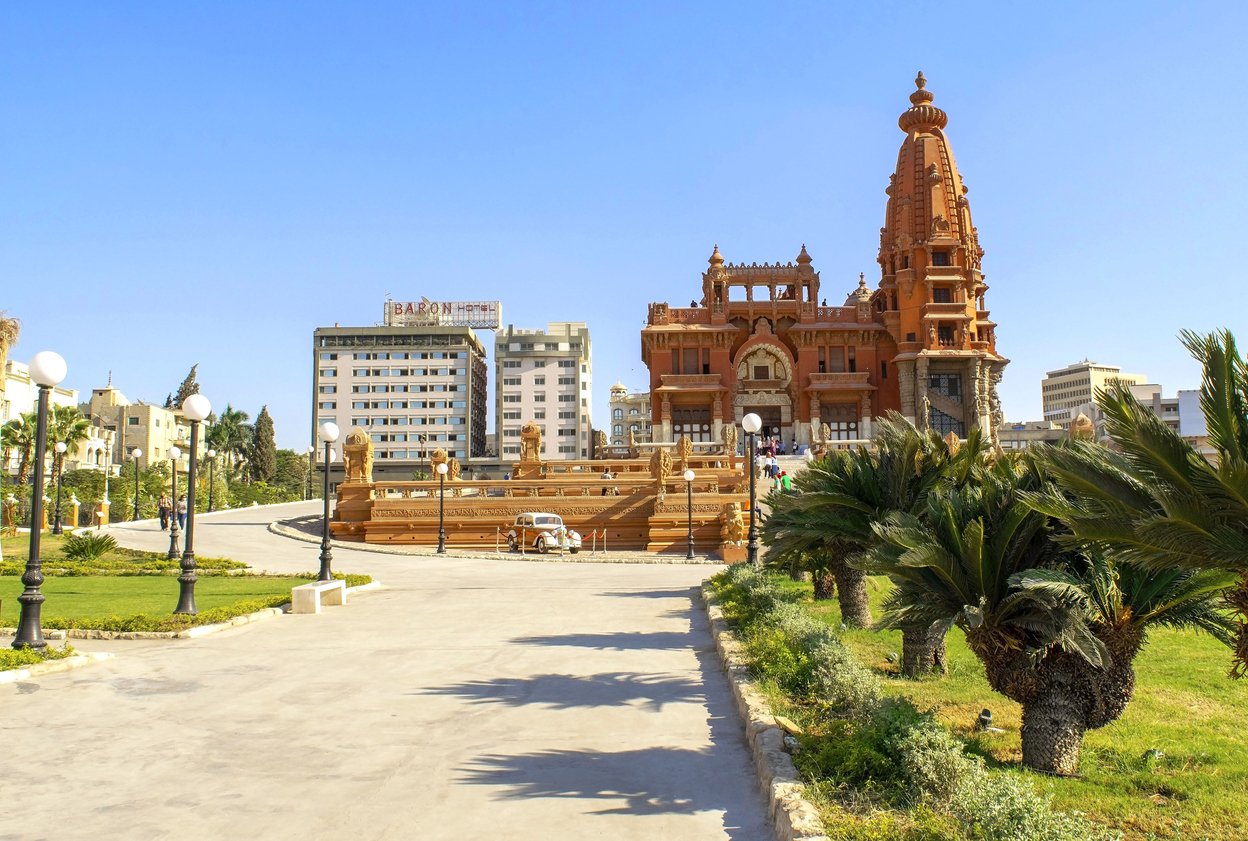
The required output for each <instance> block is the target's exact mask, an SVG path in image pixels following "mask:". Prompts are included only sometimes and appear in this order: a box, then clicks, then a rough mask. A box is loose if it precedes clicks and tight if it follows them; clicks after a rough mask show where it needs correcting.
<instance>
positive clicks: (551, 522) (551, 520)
mask: <svg viewBox="0 0 1248 841" xmlns="http://www.w3.org/2000/svg"><path fill="white" fill-rule="evenodd" d="M533 519H534V520H536V521H537V524H538V525H539V526H562V525H563V521H562V520H561V519H559V518H558V517H534V518H533Z"/></svg>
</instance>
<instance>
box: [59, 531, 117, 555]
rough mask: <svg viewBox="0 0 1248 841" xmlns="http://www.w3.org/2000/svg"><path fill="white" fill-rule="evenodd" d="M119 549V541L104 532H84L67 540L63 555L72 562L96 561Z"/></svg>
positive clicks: (62, 550)
mask: <svg viewBox="0 0 1248 841" xmlns="http://www.w3.org/2000/svg"><path fill="white" fill-rule="evenodd" d="M116 548H117V541H116V540H114V539H113V536H112V535H111V534H106V533H104V532H90V531H89V532H83V533H82V534H71V535H70V536H69V537H67V538H65V543H64V545H63V546H62V547H61V553H62V554H63V555H64V556H65V557H66V558H68V559H69V560H71V561H77V562H78V563H82V562H83V561H94V560H95V559H96V558H99V557H101V556H103V555H105V554H106V553H108V552H111V551H113V550H114V549H116Z"/></svg>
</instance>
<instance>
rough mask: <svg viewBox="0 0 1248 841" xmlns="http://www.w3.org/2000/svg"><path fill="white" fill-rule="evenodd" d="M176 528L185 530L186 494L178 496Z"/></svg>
mask: <svg viewBox="0 0 1248 841" xmlns="http://www.w3.org/2000/svg"><path fill="white" fill-rule="evenodd" d="M178 528H180V529H182V530H183V531H185V530H186V494H182V496H180V497H178Z"/></svg>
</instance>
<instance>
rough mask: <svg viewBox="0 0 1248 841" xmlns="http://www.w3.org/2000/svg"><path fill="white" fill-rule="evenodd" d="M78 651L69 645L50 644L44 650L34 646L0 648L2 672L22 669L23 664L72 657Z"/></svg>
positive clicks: (27, 664)
mask: <svg viewBox="0 0 1248 841" xmlns="http://www.w3.org/2000/svg"><path fill="white" fill-rule="evenodd" d="M77 653H78V652H77V651H75V650H74V649H73V648H72V647H71V646H68V645H67V646H65V647H64V648H52V647H51V646H49V647H47V648H44V649H42V650H39V649H34V648H5V649H0V672H7V671H9V670H10V669H20V668H22V667H23V666H34V665H36V664H38V663H44V662H47V661H48V660H64V659H65V658H66V657H72V656H73V655H75V654H77Z"/></svg>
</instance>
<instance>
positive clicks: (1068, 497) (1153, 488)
mask: <svg viewBox="0 0 1248 841" xmlns="http://www.w3.org/2000/svg"><path fill="white" fill-rule="evenodd" d="M1183 341H1184V344H1186V345H1187V348H1188V350H1189V351H1191V353H1192V355H1193V356H1195V357H1196V358H1197V359H1199V360H1200V361H1201V362H1202V363H1203V366H1204V380H1203V383H1202V386H1201V409H1202V410H1203V413H1204V415H1205V420H1206V427H1207V430H1208V436H1209V443H1210V444H1211V445H1212V446H1213V447H1214V449H1215V450H1216V451H1217V455H1218V464H1217V466H1216V467H1215V466H1214V465H1211V464H1210V463H1209V462H1208V461H1207V460H1206V459H1205V458H1203V457H1202V456H1201V455H1200V454H1199V453H1197V452H1196V451H1195V450H1194V449H1193V448H1192V447H1191V446H1190V445H1189V444H1188V443H1187V442H1186V441H1184V440H1183V439H1182V438H1180V437H1179V435H1178V434H1177V433H1176V432H1174V431H1173V430H1171V429H1170V428H1169V427H1168V426H1166V424H1165V423H1164V422H1163V421H1162V420H1161V419H1160V418H1158V417H1157V416H1156V415H1155V414H1153V413H1152V412H1151V411H1149V410H1148V409H1146V408H1145V407H1143V406H1141V405H1140V404H1139V402H1138V401H1137V400H1135V398H1134V397H1133V396H1132V395H1131V393H1130V392H1129V391H1128V390H1127V389H1126V388H1124V387H1117V388H1115V389H1112V390H1109V391H1106V392H1103V393H1101V394H1100V395H1098V403H1099V404H1100V407H1101V409H1102V411H1103V412H1104V413H1105V425H1106V431H1107V432H1108V434H1109V437H1110V439H1111V440H1112V441H1113V442H1114V444H1115V445H1116V447H1117V448H1118V449H1119V450H1121V453H1120V454H1108V455H1107V454H1105V453H1104V452H1103V450H1101V449H1100V448H1097V447H1094V446H1092V445H1081V446H1077V447H1071V448H1069V449H1066V450H1055V451H1052V452H1050V453H1048V454H1047V455H1046V456H1045V465H1046V468H1047V469H1048V470H1049V472H1051V473H1052V474H1053V475H1054V476H1055V477H1056V478H1057V480H1058V482H1059V483H1060V484H1061V486H1062V488H1063V489H1064V490H1065V492H1066V494H1065V495H1060V496H1059V495H1057V494H1050V495H1047V496H1046V497H1045V498H1044V500H1043V501H1041V502H1040V503H1039V504H1041V506H1042V507H1044V508H1045V510H1046V511H1048V512H1049V513H1051V514H1054V515H1056V516H1058V517H1060V518H1061V519H1062V520H1064V521H1065V522H1066V523H1068V524H1069V526H1070V528H1071V529H1072V530H1073V532H1074V535H1075V537H1076V538H1077V539H1078V540H1080V541H1082V542H1084V543H1086V544H1088V545H1090V546H1094V547H1096V548H1097V549H1098V550H1099V551H1102V552H1105V553H1108V554H1113V555H1116V556H1118V557H1120V558H1123V559H1125V560H1128V561H1130V562H1131V563H1134V564H1138V565H1139V566H1141V567H1144V568H1146V569H1150V570H1155V571H1167V570H1179V571H1191V570H1224V571H1228V572H1231V573H1234V574H1235V575H1236V576H1238V577H1239V582H1238V584H1237V585H1235V586H1234V587H1232V588H1228V591H1227V593H1226V599H1227V601H1228V602H1229V603H1230V605H1231V606H1232V608H1233V609H1234V610H1235V611H1236V612H1237V613H1238V614H1239V626H1238V631H1237V636H1236V641H1235V652H1234V657H1233V663H1232V668H1231V674H1232V675H1233V676H1235V677H1242V676H1243V675H1244V674H1245V672H1246V671H1248V624H1246V623H1248V365H1246V364H1245V360H1244V359H1243V357H1241V356H1240V354H1239V352H1238V350H1237V349H1236V347H1235V339H1234V337H1233V336H1232V335H1231V334H1230V333H1228V332H1221V333H1214V334H1209V335H1198V334H1195V333H1184V334H1183Z"/></svg>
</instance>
